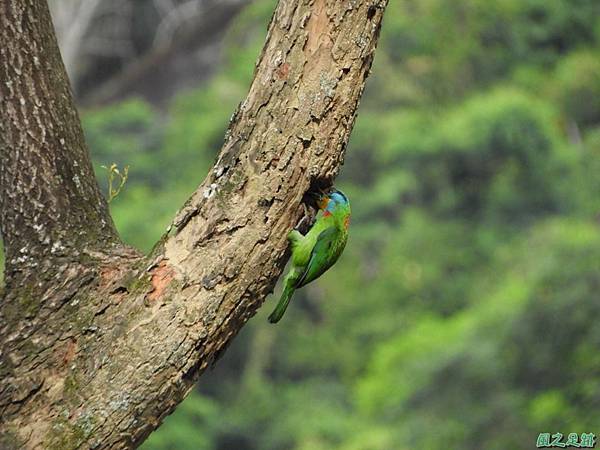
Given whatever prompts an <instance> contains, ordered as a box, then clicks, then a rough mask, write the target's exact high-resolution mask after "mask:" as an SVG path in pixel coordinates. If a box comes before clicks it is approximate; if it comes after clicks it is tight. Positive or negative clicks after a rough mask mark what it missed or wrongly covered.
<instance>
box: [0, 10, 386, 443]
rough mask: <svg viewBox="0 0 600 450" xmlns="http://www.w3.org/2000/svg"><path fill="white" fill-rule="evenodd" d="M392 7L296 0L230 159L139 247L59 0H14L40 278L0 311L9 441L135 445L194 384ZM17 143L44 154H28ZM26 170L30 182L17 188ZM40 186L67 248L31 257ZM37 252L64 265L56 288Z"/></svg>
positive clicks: (24, 267) (333, 167)
mask: <svg viewBox="0 0 600 450" xmlns="http://www.w3.org/2000/svg"><path fill="white" fill-rule="evenodd" d="M386 4H387V1H386V0H371V1H366V2H340V1H333V0H331V1H329V0H310V1H296V0H280V2H279V4H278V6H277V8H276V10H275V13H274V15H273V18H272V20H271V24H270V25H269V29H268V34H267V40H266V44H265V46H264V48H263V51H262V53H261V56H260V59H259V62H258V63H257V66H256V70H255V75H254V80H253V82H252V85H251V87H250V90H249V93H248V96H247V98H246V99H245V100H244V101H243V102H242V103H241V104H240V106H239V108H238V110H237V112H236V113H235V114H234V115H233V117H232V119H231V123H230V125H229V129H228V131H227V134H226V137H225V143H224V145H223V149H222V150H221V153H220V156H219V158H218V160H217V162H216V164H215V166H214V168H213V169H212V170H211V172H210V173H209V175H208V176H207V178H206V179H205V181H204V182H203V183H202V184H201V185H200V186H199V187H198V189H197V190H196V191H195V192H194V193H193V194H192V196H191V197H190V199H189V200H188V201H187V202H186V204H185V205H184V206H183V207H182V208H181V210H180V211H179V212H178V213H177V215H176V217H175V218H174V220H173V223H172V225H171V227H170V229H169V231H168V233H166V234H165V235H164V236H163V238H162V239H161V240H160V241H159V242H158V243H157V245H156V246H155V248H154V250H153V251H152V252H151V254H150V255H149V256H147V257H140V256H139V255H137V254H136V253H135V252H134V251H133V250H130V249H128V248H127V247H124V246H122V245H120V242H119V239H118V237H117V235H116V232H115V231H114V227H113V226H112V222H111V221H110V217H109V216H108V213H107V208H106V204H105V203H104V200H103V199H102V198H101V197H100V194H99V193H98V189H97V186H96V184H95V181H94V179H93V175H92V172H91V166H90V164H89V158H88V156H87V151H86V149H85V144H84V143H83V137H82V135H81V130H80V124H79V120H78V118H77V115H76V112H75V110H74V108H73V105H72V100H71V96H70V92H69V88H68V83H67V79H66V76H65V75H64V68H63V66H62V63H61V61H60V58H59V56H58V53H57V50H56V41H55V39H54V36H53V35H52V31H51V28H50V19H49V14H48V10H47V7H46V5H43V6H41V5H40V2H39V1H33V0H31V1H25V2H8V1H7V0H0V5H1V8H0V11H1V12H0V14H2V16H1V18H0V19H1V26H2V30H0V35H1V36H2V37H3V42H9V43H10V45H9V46H8V47H11V48H12V47H14V49H13V50H10V49H9V50H7V49H6V48H5V47H4V45H3V48H2V49H1V50H0V57H1V58H2V60H3V61H2V62H3V65H4V66H7V65H11V64H12V65H13V67H14V64H16V63H19V60H18V57H16V56H15V55H21V56H22V59H23V60H22V61H21V62H20V64H23V66H22V67H25V68H28V70H29V71H28V72H27V71H23V69H19V71H20V73H19V72H17V71H15V70H13V68H6V67H4V68H3V70H4V71H3V72H2V75H1V76H2V79H1V80H0V83H2V87H1V89H2V91H1V92H2V97H3V98H2V111H1V114H2V127H3V129H2V134H3V138H2V141H0V143H1V145H2V148H1V150H2V169H1V172H0V174H1V176H2V180H1V184H0V188H1V189H2V205H1V207H2V233H3V236H4V238H5V242H6V245H7V258H8V253H9V252H12V253H11V256H12V257H13V258H14V257H15V255H16V259H15V263H13V265H12V266H11V267H10V269H9V270H12V271H13V272H14V273H17V272H18V273H23V274H25V276H23V277H22V278H21V279H20V282H19V283H18V289H17V285H16V284H15V283H12V284H10V283H7V286H6V289H5V293H4V298H3V302H2V305H1V307H2V309H1V311H0V324H1V325H0V339H1V340H2V343H3V346H2V353H1V355H0V356H1V359H0V379H1V380H2V381H1V382H0V383H1V384H0V415H1V416H0V419H1V420H0V446H1V447H2V448H57V449H70V448H96V449H114V448H134V447H136V446H137V445H139V444H140V443H141V442H142V441H143V440H144V438H145V437H146V436H147V435H148V434H149V433H150V432H151V431H152V430H154V429H155V428H156V427H157V426H158V425H159V424H160V422H161V420H162V419H163V418H164V417H165V416H166V415H167V414H169V413H170V412H171V411H172V410H173V409H174V408H175V406H176V405H177V404H178V403H179V402H180V401H181V400H182V399H183V398H184V397H185V395H186V394H187V393H188V392H189V391H190V389H192V387H193V385H194V382H195V381H196V380H197V378H198V376H199V375H200V374H201V373H202V371H203V370H204V369H205V368H206V367H207V366H208V365H210V364H212V363H213V362H214V361H215V360H216V359H217V358H218V356H219V355H220V354H221V353H222V351H223V350H224V349H225V348H226V345H227V343H228V342H229V341H230V340H231V338H232V337H233V336H234V335H235V334H236V333H237V332H238V331H239V329H240V328H241V327H242V326H243V324H244V323H245V322H246V321H247V320H248V319H249V318H250V317H251V316H252V315H253V314H254V313H255V312H256V310H257V308H258V307H259V306H260V304H261V303H262V301H263V300H264V298H265V296H266V295H267V294H268V293H269V292H271V291H272V289H273V287H274V284H275V281H276V279H277V277H278V276H279V275H280V273H281V269H282V266H283V263H284V260H285V256H286V248H287V241H286V235H287V232H288V231H289V229H290V228H292V227H293V226H294V225H295V224H296V223H297V222H298V221H299V219H300V218H301V217H302V207H301V202H302V198H303V195H304V194H305V193H306V192H307V191H308V190H309V189H310V188H311V187H314V186H317V185H321V186H326V185H328V184H331V183H332V180H333V178H334V177H335V176H336V175H337V172H338V170H339V166H340V164H341V163H342V161H343V156H344V151H345V147H346V143H347V141H348V138H349V135H350V132H351V129H352V126H353V123H354V118H355V114H356V109H357V106H358V102H359V99H360V96H361V94H362V91H363V88H364V83H365V80H366V78H367V76H368V74H369V70H370V66H371V62H372V60H373V53H374V50H375V46H376V43H377V38H378V34H379V29H380V26H381V20H382V16H383V12H384V9H385V6H386ZM15 13H19V14H20V16H19V19H20V20H19V21H14V20H12V19H14V17H15V16H14V14H15ZM11 17H12V19H11ZM40 30H41V31H40ZM7 39H10V40H7ZM34 51H35V52H37V53H32V52H34ZM53 54H54V56H52V55H53ZM35 55H39V56H38V59H36V58H34V57H33V56H35ZM11 58H12V59H11ZM15 58H16V59H15ZM27 58H29V59H27ZM26 59H27V61H25V60H26ZM24 75H25V76H24ZM20 77H21V78H20ZM7 82H8V84H7ZM28 83H29V84H28ZM21 84H25V86H24V87H21ZM15 85H18V86H19V88H18V89H21V91H20V92H21V93H22V96H21V95H16V96H15V94H14V92H15V91H14V89H15V87H14V86H15ZM7 86H8V87H11V86H12V89H13V91H8V90H6V87H7ZM40 89H44V90H45V91H47V92H46V93H45V94H44V95H45V96H43V97H40V93H39V90H40ZM21 99H23V100H21ZM36 99H38V100H36ZM42 99H43V100H44V101H42ZM15 102H16V103H15ZM23 102H25V105H23ZM40 102H41V104H40ZM19 105H21V106H23V108H21V107H19ZM11 108H12V109H11ZM35 108H37V110H36V109H35ZM15 109H16V111H15ZM15 117H17V118H18V117H21V118H20V119H19V120H20V121H17V119H15ZM30 127H31V132H30V131H29V129H30ZM5 129H7V130H9V132H7V131H5ZM41 130H46V132H45V134H44V132H42V131H41ZM49 133H50V134H49ZM61 139H63V140H64V142H63V141H61ZM23 142H28V144H26V145H25V144H21V143H23ZM19 145H25V146H26V147H27V148H29V149H30V150H28V152H29V153H27V152H25V151H23V153H21V151H19V153H18V154H14V153H12V149H15V148H19V149H20V148H21V147H19ZM44 149H45V150H46V152H47V153H44ZM47 154H52V157H48V156H47ZM27 155H42V156H36V157H32V158H30V159H29V160H28V159H27ZM5 164H6V165H5ZM82 167H83V168H82ZM9 168H10V169H9ZM25 168H26V169H27V170H29V171H31V172H35V171H37V173H49V174H51V176H50V177H47V178H49V179H46V177H41V176H37V177H35V178H31V177H30V178H29V179H28V178H26V176H25V175H24V174H25V172H22V170H24V169H25ZM77 170H82V172H77ZM65 174H67V175H69V176H70V177H69V176H65ZM75 175H77V176H78V178H79V182H77V181H75V179H74V176H75ZM81 177H84V178H85V179H81ZM11 180H13V185H14V180H17V181H19V180H25V181H29V185H26V187H27V188H28V189H29V190H27V189H25V190H24V191H23V192H22V193H20V194H19V195H18V196H14V195H13V196H11V195H9V193H10V187H11ZM32 190H33V191H32ZM30 192H44V193H46V192H50V193H53V195H55V196H56V198H57V199H59V200H57V201H56V202H55V203H51V204H52V208H50V211H53V212H54V213H55V214H56V216H52V215H50V217H48V218H44V221H45V222H44V223H46V222H47V223H48V224H49V225H48V226H49V229H50V230H52V231H51V232H49V233H51V234H50V235H49V236H50V241H51V242H53V243H54V242H56V241H53V239H55V237H56V238H58V239H60V242H61V246H63V247H65V249H64V250H61V254H60V255H57V256H54V255H53V254H52V252H50V255H48V252H47V251H43V250H40V251H39V252H38V253H31V254H29V253H28V256H31V262H28V263H27V264H25V263H21V261H20V260H19V252H20V249H18V248H17V247H18V246H19V245H20V244H17V245H16V246H12V244H11V242H20V241H19V239H21V233H22V232H21V230H25V231H24V232H23V233H25V232H26V233H30V232H31V233H34V232H36V229H37V227H38V226H39V225H38V224H39V222H36V221H35V220H36V219H35V217H37V216H36V212H40V213H41V212H45V211H46V210H45V208H42V210H39V209H36V208H37V206H38V205H37V204H36V201H40V200H39V198H43V197H35V196H34V195H30ZM5 209H9V210H10V209H13V212H10V211H9V212H5ZM15 211H16V212H15ZM21 211H24V212H25V213H24V214H22V213H21ZM53 219H54V220H53ZM5 221H6V222H5ZM103 221H104V222H103ZM64 223H65V224H67V225H65V226H63V225H62V224H64ZM54 227H55V228H54ZM71 230H75V231H76V235H71V234H70V231H71ZM5 233H6V234H5ZM36 242H37V241H36ZM63 242H64V243H63ZM42 243H43V240H42ZM11 246H12V248H11ZM50 249H52V247H50ZM84 250H85V251H84ZM39 261H52V262H53V264H52V270H49V271H48V272H47V273H46V275H45V276H44V277H43V283H42V285H43V287H44V288H43V290H42V291H40V290H39V289H38V288H36V286H38V285H39V283H38V284H35V283H32V282H31V280H33V279H36V281H37V279H39V277H37V275H36V276H33V275H32V274H36V273H37V272H36V268H35V267H36V266H35V265H31V264H35V263H36V262H39ZM46 264H48V263H46ZM10 276H11V274H10V273H9V274H8V277H9V278H10ZM7 300H8V301H7ZM265 326H266V325H265Z"/></svg>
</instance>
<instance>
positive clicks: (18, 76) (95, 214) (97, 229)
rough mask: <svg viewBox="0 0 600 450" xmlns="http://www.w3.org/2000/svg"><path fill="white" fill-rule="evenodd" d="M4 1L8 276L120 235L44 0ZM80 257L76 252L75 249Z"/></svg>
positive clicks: (0, 123)
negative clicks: (102, 191) (94, 165)
mask: <svg viewBox="0 0 600 450" xmlns="http://www.w3.org/2000/svg"><path fill="white" fill-rule="evenodd" d="M0 3H1V7H0V42H2V45H1V46H0V61H1V64H0V93H1V106H0V119H1V120H0V211H1V216H0V224H1V231H2V236H3V239H4V248H5V253H6V269H5V275H6V279H7V283H8V284H9V285H10V282H11V280H12V278H13V276H14V275H15V274H16V273H17V272H24V271H29V272H30V273H40V272H43V271H45V269H46V268H48V265H49V264H50V265H51V264H54V263H52V262H50V261H53V260H54V259H55V258H57V257H69V256H73V255H79V253H81V251H82V250H84V249H86V248H94V249H95V250H98V249H100V248H105V247H107V246H110V245H113V244H115V243H117V242H118V238H117V234H116V232H115V229H114V226H113V224H112V221H111V219H110V216H109V214H108V208H107V205H106V202H105V200H104V198H103V197H102V195H101V194H100V192H99V189H98V186H97V184H96V180H95V178H94V175H93V170H92V166H91V163H90V159H89V156H88V152H87V148H86V145H85V141H84V138H83V132H82V130H81V125H80V122H79V118H78V117H77V112H76V110H75V108H74V106H73V99H72V95H71V91H70V88H69V83H68V80H67V76H66V73H65V71H64V67H63V65H62V62H61V59H60V54H59V51H58V47H57V43H56V38H55V36H54V31H53V28H52V23H51V22H50V17H49V13H48V7H47V4H46V2H44V1H36V0H28V1H22V2H12V1H2V2H0ZM75 257H78V256H75Z"/></svg>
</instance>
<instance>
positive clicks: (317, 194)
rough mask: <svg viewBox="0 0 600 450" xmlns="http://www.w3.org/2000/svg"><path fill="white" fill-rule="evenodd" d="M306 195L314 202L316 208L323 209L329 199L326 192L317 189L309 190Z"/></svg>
mask: <svg viewBox="0 0 600 450" xmlns="http://www.w3.org/2000/svg"><path fill="white" fill-rule="evenodd" d="M307 197H308V198H309V199H310V200H311V202H312V203H314V204H315V205H316V206H317V208H319V209H325V208H326V207H327V203H328V201H329V195H328V193H327V192H325V191H323V190H321V189H319V190H318V191H310V192H308V193H307Z"/></svg>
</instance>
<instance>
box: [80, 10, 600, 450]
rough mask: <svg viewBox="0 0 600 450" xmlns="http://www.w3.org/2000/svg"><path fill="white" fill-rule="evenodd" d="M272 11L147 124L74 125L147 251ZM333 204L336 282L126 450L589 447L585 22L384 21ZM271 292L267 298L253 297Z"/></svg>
mask: <svg viewBox="0 0 600 450" xmlns="http://www.w3.org/2000/svg"><path fill="white" fill-rule="evenodd" d="M274 6H275V2H274V1H273V0H257V1H255V2H253V3H252V4H251V5H249V6H248V7H246V8H245V9H244V10H243V11H242V12H241V14H239V15H238V16H237V18H236V19H235V20H234V21H233V22H232V24H231V26H230V28H229V30H228V32H227V36H226V42H225V53H224V56H223V60H222V64H221V67H220V68H219V70H218V71H217V72H218V73H217V75H215V76H214V77H213V78H212V79H211V81H210V82H208V83H207V84H206V85H204V86H202V87H201V88H199V89H197V90H192V91H186V92H184V93H182V94H181V95H179V96H178V97H177V98H176V99H175V100H174V101H173V102H172V103H171V104H170V106H169V108H168V111H166V113H165V112H164V111H157V110H154V109H153V107H151V106H150V105H149V104H147V103H145V102H144V101H142V100H128V101H125V102H123V103H119V104H114V105H111V106H108V107H105V108H102V109H95V110H87V111H84V112H83V122H84V127H85V131H86V135H87V138H88V141H89V144H90V147H91V150H92V154H93V158H94V161H95V164H96V165H97V166H96V168H97V173H98V177H99V179H100V183H101V185H102V186H104V185H105V174H104V173H103V171H102V169H100V165H107V164H110V163H112V162H116V163H118V164H119V166H121V167H122V166H123V165H129V166H130V176H129V180H128V182H127V185H126V187H125V189H124V191H123V192H122V193H121V194H120V196H119V197H118V198H117V199H116V200H114V201H113V203H112V204H111V209H112V213H113V215H114V217H115V221H116V223H117V226H118V228H119V230H120V232H121V233H122V236H123V237H124V238H125V240H127V241H128V242H129V243H131V244H133V245H135V246H137V247H139V248H141V249H143V250H146V251H147V250H149V249H150V248H151V247H152V245H153V243H154V242H155V241H156V240H157V239H158V238H159V236H160V235H161V234H162V233H163V231H164V230H165V228H166V226H167V225H168V223H169V221H170V219H171V218H172V217H173V215H174V213H175V211H176V209H177V207H178V206H179V205H181V204H182V203H183V202H184V201H185V199H186V198H187V196H188V195H189V194H190V193H191V192H192V191H193V189H194V188H195V187H196V186H197V184H198V183H199V182H200V181H201V180H202V179H203V177H204V176H205V174H206V173H207V171H208V170H209V168H210V166H211V165H212V163H213V161H214V159H215V156H216V154H217V152H218V150H219V148H220V145H221V143H222V140H223V135H224V131H225V128H226V126H227V123H228V118H229V116H230V115H231V113H232V112H233V111H234V109H235V107H236V105H237V103H238V102H240V101H241V100H242V99H243V97H244V96H245V93H246V91H247V89H248V86H249V83H250V80H251V77H252V72H253V68H254V62H255V60H256V58H257V56H258V54H259V51H260V48H261V46H262V43H263V40H264V36H265V29H266V25H267V23H268V21H269V18H270V16H271V14H272V11H273V9H274ZM338 186H339V187H340V188H342V189H343V190H344V191H345V192H346V193H347V194H348V196H349V197H350V199H351V202H352V206H353V220H352V226H351V235H350V241H349V244H348V247H347V249H346V251H345V254H344V256H343V257H342V258H341V260H340V261H339V263H338V264H337V265H336V266H335V267H334V268H333V269H332V270H331V271H330V272H328V273H327V274H326V275H325V276H323V277H322V278H321V279H319V280H318V282H316V283H314V284H313V285H311V286H308V287H307V288H305V289H303V290H301V291H299V292H298V293H297V295H296V297H295V298H294V300H293V302H292V305H291V307H290V308H289V310H288V312H287V314H286V316H285V317H284V319H283V321H282V322H281V324H280V325H278V326H272V325H270V324H268V323H267V321H266V315H267V314H268V312H269V310H270V309H271V308H272V307H273V305H274V303H275V299H274V298H270V299H268V300H267V303H266V305H265V307H263V308H262V309H261V311H260V313H259V314H258V315H257V316H256V317H255V318H254V319H253V320H252V321H250V323H249V324H248V325H247V326H246V327H245V328H244V330H243V331H242V332H241V334H240V335H239V336H238V337H237V338H236V339H235V341H234V343H233V344H232V346H231V347H230V349H229V350H228V352H227V353H226V355H225V356H224V357H223V359H222V360H221V361H220V362H219V363H218V365H217V367H216V368H215V369H213V370H212V371H210V372H207V373H206V374H205V375H204V376H203V377H202V378H201V380H200V382H199V385H198V388H197V389H196V390H195V391H194V392H193V393H192V395H190V397H189V398H188V399H187V400H185V401H184V402H183V404H182V405H181V406H180V407H179V408H178V409H177V410H176V412H175V413H174V414H173V415H172V416H170V417H168V418H167V419H166V421H165V423H164V425H163V426H162V427H161V428H160V429H159V430H158V431H157V432H155V433H154V434H152V435H151V436H150V438H149V439H148V441H147V442H146V443H145V444H144V445H143V447H142V448H143V449H145V450H171V449H173V450H175V449H177V450H186V449H190V450H192V449H193V450H201V449H215V450H229V449H236V450H263V449H277V450H280V449H281V450H283V449H294V450H321V449H323V450H325V449H332V448H335V449H343V450H371V449H373V450H380V449H381V450H383V449H414V448H419V449H426V450H428V449H490V450H494V449H498V450H500V449H502V450H504V449H509V448H510V449H520V448H533V447H534V446H535V442H536V437H537V435H538V433H540V432H543V431H547V432H557V431H560V432H562V433H564V434H568V433H569V432H578V433H581V432H596V434H598V435H600V428H599V427H600V416H599V414H600V351H599V350H600V326H598V323H597V322H598V317H600V298H599V292H600V228H599V220H600V216H599V213H600V195H599V194H600V2H598V0H569V1H567V0H493V1H491V0H460V1H456V0H393V1H391V2H390V5H389V7H388V11H387V13H386V17H385V19H384V26H383V30H382V34H381V40H380V45H379V48H378V51H377V55H376V58H375V63H374V66H373V73H372V75H371V77H370V79H369V81H368V87H367V90H366V92H365V95H364V98H363V101H362V104H361V107H360V110H359V117H358V120H357V123H356V127H355V130H354V132H353V135H352V138H351V142H350V145H349V148H348V152H347V155H346V164H345V166H344V168H343V170H342V174H341V176H340V178H339V179H338ZM276 293H279V290H276Z"/></svg>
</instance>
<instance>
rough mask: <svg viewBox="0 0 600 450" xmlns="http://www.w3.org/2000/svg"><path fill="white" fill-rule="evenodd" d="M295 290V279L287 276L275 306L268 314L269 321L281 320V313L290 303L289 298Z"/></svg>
mask: <svg viewBox="0 0 600 450" xmlns="http://www.w3.org/2000/svg"><path fill="white" fill-rule="evenodd" d="M295 290H296V287H295V279H294V278H292V277H289V278H287V279H286V280H285V287H284V288H283V293H282V294H281V298H280V299H279V302H278V303H277V306H276V307H275V309H274V310H273V312H272V313H271V315H270V316H269V322H271V323H277V322H279V321H280V320H281V318H282V317H283V314H284V313H285V310H286V309H287V307H288V305H289V304H290V300H291V298H292V295H294V291H295Z"/></svg>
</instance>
